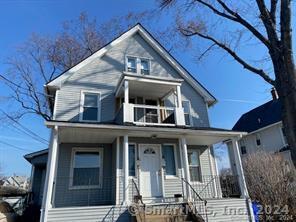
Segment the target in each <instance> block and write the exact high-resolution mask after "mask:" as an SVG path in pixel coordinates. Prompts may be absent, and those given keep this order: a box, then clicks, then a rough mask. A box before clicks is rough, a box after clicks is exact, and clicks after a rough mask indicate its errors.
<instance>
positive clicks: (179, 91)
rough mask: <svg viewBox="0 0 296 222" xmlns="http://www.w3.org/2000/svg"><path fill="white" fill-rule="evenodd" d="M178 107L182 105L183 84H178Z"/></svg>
mask: <svg viewBox="0 0 296 222" xmlns="http://www.w3.org/2000/svg"><path fill="white" fill-rule="evenodd" d="M177 107H178V108H181V107H182V94H181V86H179V85H178V86H177Z"/></svg>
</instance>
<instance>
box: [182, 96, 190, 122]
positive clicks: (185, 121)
mask: <svg viewBox="0 0 296 222" xmlns="http://www.w3.org/2000/svg"><path fill="white" fill-rule="evenodd" d="M182 102H188V103H189V125H186V126H192V109H191V102H190V100H182ZM182 107H183V104H182ZM183 109H184V107H183ZM184 118H185V111H184ZM185 124H186V121H185Z"/></svg>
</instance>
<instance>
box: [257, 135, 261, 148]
mask: <svg viewBox="0 0 296 222" xmlns="http://www.w3.org/2000/svg"><path fill="white" fill-rule="evenodd" d="M256 145H257V146H261V140H260V136H259V135H258V134H256Z"/></svg>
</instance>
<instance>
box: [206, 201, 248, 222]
mask: <svg viewBox="0 0 296 222" xmlns="http://www.w3.org/2000/svg"><path fill="white" fill-rule="evenodd" d="M207 212H208V221H209V222H231V221H241V222H247V221H250V218H249V211H248V206H247V201H246V199H239V198H237V199H234V198H229V199H209V200H207Z"/></svg>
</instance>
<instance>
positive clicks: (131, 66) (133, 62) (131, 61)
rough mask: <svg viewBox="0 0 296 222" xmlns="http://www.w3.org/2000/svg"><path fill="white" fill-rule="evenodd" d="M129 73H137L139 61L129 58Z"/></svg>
mask: <svg viewBox="0 0 296 222" xmlns="http://www.w3.org/2000/svg"><path fill="white" fill-rule="evenodd" d="M127 71H128V72H134V73H136V72H137V59H136V58H132V57H128V58H127Z"/></svg>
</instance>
